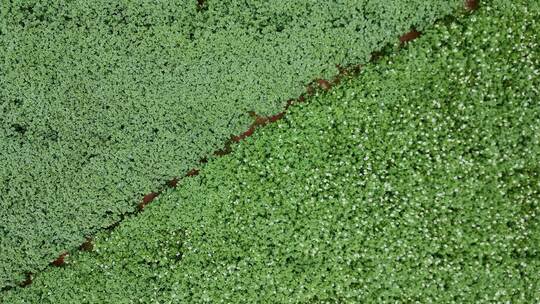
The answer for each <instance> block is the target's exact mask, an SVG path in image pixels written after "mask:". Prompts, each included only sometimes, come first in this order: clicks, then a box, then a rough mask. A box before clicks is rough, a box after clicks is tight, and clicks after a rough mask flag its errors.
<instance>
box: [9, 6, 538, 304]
mask: <svg viewBox="0 0 540 304" xmlns="http://www.w3.org/2000/svg"><path fill="white" fill-rule="evenodd" d="M537 20H540V9H539V7H538V5H537V4H534V3H533V2H527V1H519V2H515V1H507V0H498V1H493V2H492V3H489V4H485V6H484V7H483V9H481V10H480V11H479V13H477V14H476V13H475V15H473V16H469V17H462V18H458V19H457V20H454V21H452V22H451V23H450V24H443V23H439V24H437V25H436V26H435V27H434V28H432V29H428V30H426V31H425V34H424V36H423V38H422V39H420V40H417V41H415V42H413V43H411V44H409V45H408V46H407V49H406V50H403V51H402V52H399V53H398V54H395V55H390V56H387V57H383V59H382V61H381V62H380V63H378V64H375V65H371V64H370V65H367V66H366V67H365V69H364V70H363V72H362V74H361V75H360V76H359V77H358V78H357V79H351V80H349V81H347V82H346V83H343V84H342V85H341V86H339V87H337V88H335V89H333V90H332V91H331V93H327V94H319V95H317V96H316V97H315V98H312V99H308V102H307V103H305V104H300V105H298V106H294V107H292V108H291V109H290V113H288V115H287V116H286V117H285V119H284V120H281V121H280V122H278V123H277V124H273V125H270V126H268V127H266V128H264V129H262V130H260V131H257V132H256V134H255V136H254V137H250V138H248V139H247V140H246V141H244V142H242V143H240V144H239V145H237V146H235V147H234V152H233V153H232V154H230V155H227V156H225V157H222V158H215V159H212V160H210V161H209V163H208V165H207V166H206V167H205V168H204V169H203V170H202V171H201V174H200V175H198V176H196V177H193V178H189V179H188V180H186V181H185V183H184V184H183V185H182V186H181V187H180V188H178V189H177V190H170V191H168V192H167V193H165V194H163V195H162V196H160V197H159V198H158V199H157V201H156V202H154V203H153V204H152V205H149V206H148V208H147V210H146V211H145V212H144V213H142V214H141V215H140V216H138V217H133V218H129V219H127V220H126V221H124V222H123V223H122V224H121V225H120V226H119V227H118V228H117V229H115V230H114V231H112V232H110V233H109V232H104V233H100V234H98V236H97V237H96V242H95V246H94V251H92V252H90V253H88V252H85V253H77V254H75V255H74V256H73V257H72V258H71V260H69V261H68V263H69V265H68V266H67V267H65V268H63V269H61V268H54V269H49V270H47V271H46V272H44V273H43V274H41V275H39V276H38V277H37V278H36V280H35V282H34V283H33V284H32V285H30V286H28V287H27V288H25V289H15V290H11V291H9V292H7V293H4V294H3V295H2V296H0V297H3V298H0V299H2V300H3V301H4V302H6V303H28V302H32V303H38V302H39V303H137V302H142V303H153V302H156V303H157V302H159V303H180V302H182V303H184V302H185V303H204V302H209V303H220V302H222V303H396V302H400V303H401V302H415V301H418V302H420V303H456V302H457V303H493V302H512V303H535V302H539V301H540V284H539V278H538V273H539V272H540V255H539V254H540V247H539V246H538V245H539V244H540V222H539V219H538V216H539V215H540V205H539V204H540V177H539V169H540V168H539V167H538V166H539V164H540V106H539V102H540V101H539V100H538V88H539V87H540V78H539V77H538V75H539V74H540V49H539V48H538V39H539V37H538V33H540V24H539V23H538V21H537Z"/></svg>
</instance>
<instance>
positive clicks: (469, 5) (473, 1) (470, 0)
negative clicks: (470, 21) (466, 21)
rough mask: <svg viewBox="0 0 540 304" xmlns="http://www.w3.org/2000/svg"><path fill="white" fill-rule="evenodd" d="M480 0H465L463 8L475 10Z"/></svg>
mask: <svg viewBox="0 0 540 304" xmlns="http://www.w3.org/2000/svg"><path fill="white" fill-rule="evenodd" d="M479 2H480V1H478V0H465V9H467V10H468V11H475V10H477V9H478V7H479V6H480V3H479Z"/></svg>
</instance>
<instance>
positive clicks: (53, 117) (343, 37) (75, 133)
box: [0, 0, 462, 288]
mask: <svg viewBox="0 0 540 304" xmlns="http://www.w3.org/2000/svg"><path fill="white" fill-rule="evenodd" d="M405 3H406V4H405ZM461 6H462V4H461V2H460V1H458V0H452V1H444V0H436V1H429V2H426V1H420V0H414V1H410V0H407V1H403V0H391V1H384V2H380V1H375V0H362V1H357V0H354V1H353V0H347V1H335V2H320V3H314V2H313V1H308V0H301V1H294V3H291V2H290V1H283V0H280V1H270V2H269V1H261V0H257V1H249V3H248V2H246V1H238V0H226V1H213V0H209V1H207V3H206V5H205V6H204V7H203V8H202V9H198V6H197V1H195V0H193V1H184V0H182V1H180V0H174V1H169V0H159V1H154V0H140V1H127V0H122V1H112V2H111V1H104V0H97V1H83V0H70V1H68V0H62V1H54V3H52V2H50V1H44V0H24V1H23V0H17V1H1V2H0V113H1V114H2V118H1V119H0V232H1V234H0V237H1V242H0V253H1V254H0V288H2V287H5V286H14V285H15V284H16V283H18V282H21V281H22V280H24V276H25V273H27V272H31V273H36V272H39V271H40V270H42V269H44V268H45V267H46V265H47V264H49V263H50V262H52V261H53V260H54V259H55V258H56V257H57V256H58V255H59V254H60V253H62V252H63V251H64V250H72V249H74V248H76V247H77V246H78V245H80V244H81V243H82V242H83V241H84V239H85V237H86V236H88V235H92V234H94V233H96V232H97V231H98V230H99V229H100V228H103V227H107V226H109V225H111V224H112V223H114V222H116V221H118V220H119V218H120V215H122V214H124V213H126V212H130V211H133V210H134V209H135V207H136V205H137V203H139V202H140V200H141V199H142V197H143V196H144V195H145V194H147V193H149V192H151V191H157V190H159V189H160V188H161V187H162V185H163V184H164V183H165V182H166V181H168V180H170V179H172V178H174V177H177V176H183V175H184V174H185V173H186V172H187V171H188V170H189V169H191V168H193V167H194V166H196V165H197V164H198V161H199V160H200V159H201V158H203V157H206V156H208V155H209V154H211V153H212V152H213V151H215V150H217V149H218V148H221V147H222V145H223V143H224V141H225V140H227V139H228V138H229V137H230V136H231V135H232V134H238V133H240V132H241V131H244V130H245V128H246V127H247V126H248V125H249V124H250V123H251V118H250V117H249V115H248V112H249V111H255V112H257V113H260V114H265V115H267V114H270V113H277V112H279V111H281V109H282V107H283V105H284V104H285V102H286V101H287V100H288V99H290V98H295V97H297V96H298V95H299V94H300V93H302V92H304V90H305V85H306V84H307V83H308V82H310V81H311V80H312V79H314V78H328V77H330V76H331V75H334V74H336V73H337V69H336V67H335V65H336V64H341V65H348V64H352V63H354V64H358V63H364V62H367V60H368V59H369V56H370V54H371V52H372V51H374V50H378V49H380V48H381V47H382V46H384V45H386V44H388V43H395V41H396V40H397V37H398V36H399V35H400V34H402V33H404V32H406V31H408V30H409V28H410V27H411V26H416V27H418V28H419V29H422V28H424V27H425V26H427V25H430V24H432V23H433V21H434V20H435V19H436V18H439V17H441V16H444V15H447V14H449V13H452V12H455V11H456V10H457V9H458V7H461Z"/></svg>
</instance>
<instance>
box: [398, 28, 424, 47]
mask: <svg viewBox="0 0 540 304" xmlns="http://www.w3.org/2000/svg"><path fill="white" fill-rule="evenodd" d="M420 35H422V33H420V32H418V31H417V30H415V29H413V30H411V31H410V32H408V33H406V34H404V35H403V36H401V37H399V42H401V44H403V43H407V42H410V41H413V40H414V39H416V38H418V37H420Z"/></svg>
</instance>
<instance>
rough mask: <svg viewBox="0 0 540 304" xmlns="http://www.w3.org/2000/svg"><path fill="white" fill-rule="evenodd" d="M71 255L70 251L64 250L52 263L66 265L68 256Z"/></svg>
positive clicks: (58, 265)
mask: <svg viewBox="0 0 540 304" xmlns="http://www.w3.org/2000/svg"><path fill="white" fill-rule="evenodd" d="M68 255H69V253H67V252H64V253H62V254H61V255H60V256H58V258H56V260H54V261H53V262H52V263H51V264H52V265H53V266H56V267H60V266H64V265H65V264H66V257H67V256H68Z"/></svg>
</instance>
